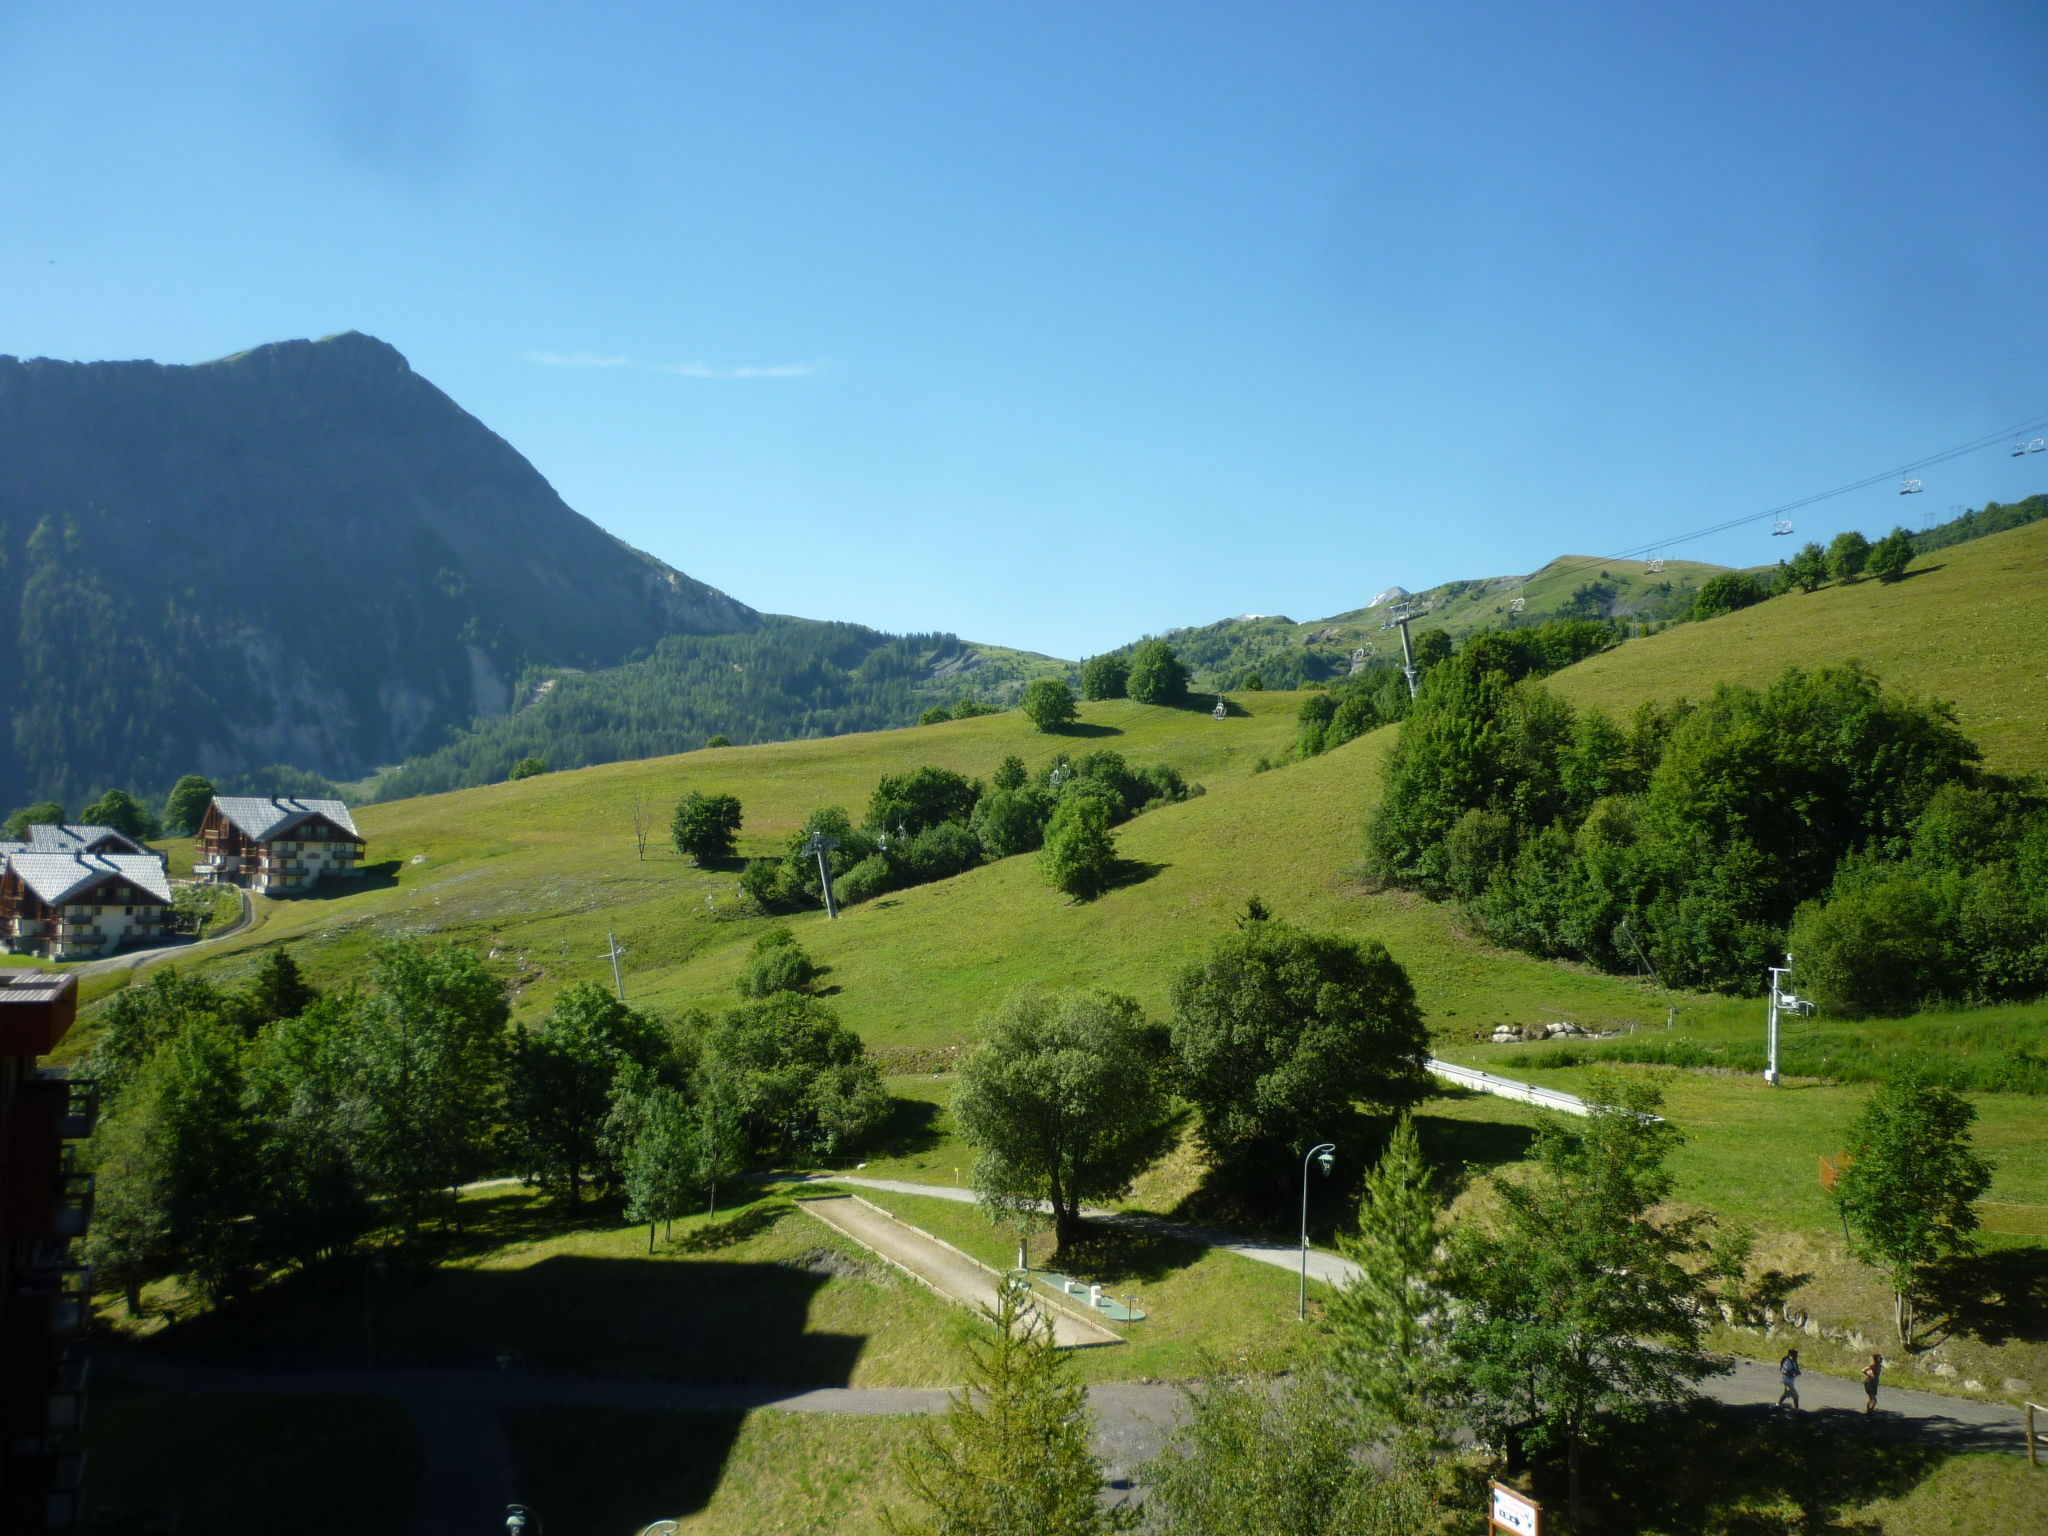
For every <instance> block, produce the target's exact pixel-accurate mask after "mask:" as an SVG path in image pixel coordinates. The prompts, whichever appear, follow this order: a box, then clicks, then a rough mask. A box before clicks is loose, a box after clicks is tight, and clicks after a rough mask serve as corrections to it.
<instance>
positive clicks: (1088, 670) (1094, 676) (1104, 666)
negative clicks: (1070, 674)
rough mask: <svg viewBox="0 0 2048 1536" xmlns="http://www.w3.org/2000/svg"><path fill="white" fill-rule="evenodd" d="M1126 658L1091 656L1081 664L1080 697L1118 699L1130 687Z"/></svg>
mask: <svg viewBox="0 0 2048 1536" xmlns="http://www.w3.org/2000/svg"><path fill="white" fill-rule="evenodd" d="M1130 678H1131V662H1130V658H1129V657H1128V656H1091V657H1089V658H1088V660H1086V661H1085V662H1083V663H1082V664H1081V697H1082V698H1084V699H1120V698H1122V697H1124V695H1125V693H1126V691H1127V690H1128V688H1129V685H1130Z"/></svg>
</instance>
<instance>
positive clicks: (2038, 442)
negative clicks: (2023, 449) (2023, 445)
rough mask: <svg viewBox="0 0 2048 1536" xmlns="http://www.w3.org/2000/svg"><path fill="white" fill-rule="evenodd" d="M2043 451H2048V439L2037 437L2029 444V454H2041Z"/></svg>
mask: <svg viewBox="0 0 2048 1536" xmlns="http://www.w3.org/2000/svg"><path fill="white" fill-rule="evenodd" d="M2043 449H2048V437H2037V438H2035V439H2034V440H2033V441H2032V442H2031V443H2029V444H2027V452H2029V453H2040V452H2041V451H2042V450H2043Z"/></svg>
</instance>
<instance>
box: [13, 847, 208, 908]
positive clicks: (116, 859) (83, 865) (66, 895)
mask: <svg viewBox="0 0 2048 1536" xmlns="http://www.w3.org/2000/svg"><path fill="white" fill-rule="evenodd" d="M7 867H8V868H9V869H11V870H13V871H14V872H15V873H16V874H17V875H19V876H20V877H21V880H22V883H23V884H24V885H26V886H27V887H28V888H29V889H30V890H32V891H34V892H35V893H36V895H37V896H39V897H40V898H42V900H43V901H44V902H45V903H47V904H48V905H50V906H53V907H56V906H62V905H63V904H64V903H65V902H67V901H69V900H70V899H71V898H72V897H73V896H74V895H76V894H77V893H78V892H80V891H83V890H85V889H86V888H87V887H88V886H93V885H97V884H99V882H100V881H102V880H106V879H109V878H113V879H121V880H126V881H127V882H128V883H129V884H130V885H132V886H134V887H135V888H136V889H138V890H143V891H147V892H148V893H149V894H150V895H152V896H154V897H155V898H156V899H157V900H158V901H162V902H168V901H169V900H170V899H171V882H170V880H169V878H168V877H167V876H166V875H165V874H164V866H163V864H162V863H161V862H160V861H159V860H158V859H157V857H156V855H155V854H153V853H17V854H14V855H12V856H11V857H10V858H9V859H8V861H7Z"/></svg>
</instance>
